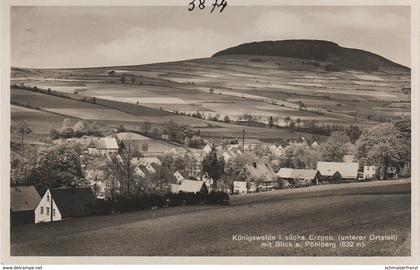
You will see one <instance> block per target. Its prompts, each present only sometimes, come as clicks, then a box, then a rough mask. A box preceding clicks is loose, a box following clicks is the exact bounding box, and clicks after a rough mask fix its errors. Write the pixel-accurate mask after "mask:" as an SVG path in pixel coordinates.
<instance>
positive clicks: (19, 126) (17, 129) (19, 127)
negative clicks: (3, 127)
mask: <svg viewBox="0 0 420 270" xmlns="http://www.w3.org/2000/svg"><path fill="white" fill-rule="evenodd" d="M11 132H14V133H17V134H18V135H19V136H20V143H21V145H23V143H24V138H25V136H26V135H29V134H30V133H32V129H31V128H30V127H29V125H28V124H27V123H26V122H25V121H23V122H19V123H16V124H12V127H11Z"/></svg>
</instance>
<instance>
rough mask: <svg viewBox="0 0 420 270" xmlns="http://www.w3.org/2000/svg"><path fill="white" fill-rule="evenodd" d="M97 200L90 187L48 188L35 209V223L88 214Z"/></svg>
mask: <svg viewBox="0 0 420 270" xmlns="http://www.w3.org/2000/svg"><path fill="white" fill-rule="evenodd" d="M95 202H96V198H95V194H94V193H93V191H92V189H91V188H90V187H70V188H68V187H66V188H55V189H47V191H46V192H45V194H44V196H43V197H42V199H41V201H40V202H39V204H38V206H37V207H36V209H35V223H41V222H51V221H58V220H62V219H65V218H72V217H81V216H88V215H90V214H91V213H92V210H93V207H94V204H95Z"/></svg>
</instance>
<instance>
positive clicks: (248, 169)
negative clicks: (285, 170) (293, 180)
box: [234, 162, 278, 190]
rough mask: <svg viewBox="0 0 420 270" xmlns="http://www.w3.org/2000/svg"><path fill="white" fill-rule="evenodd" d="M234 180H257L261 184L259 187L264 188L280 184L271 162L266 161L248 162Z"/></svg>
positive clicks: (269, 188) (267, 188)
mask: <svg viewBox="0 0 420 270" xmlns="http://www.w3.org/2000/svg"><path fill="white" fill-rule="evenodd" d="M234 181H246V182H256V183H258V184H259V185H260V186H259V187H258V188H259V189H261V188H263V189H266V190H271V189H272V188H275V187H276V186H277V185H278V181H277V175H276V173H275V172H274V170H273V168H272V167H271V166H270V164H268V163H265V162H252V163H251V164H246V165H245V166H244V167H243V168H242V169H241V171H240V172H239V173H238V175H237V176H236V177H235V180H234Z"/></svg>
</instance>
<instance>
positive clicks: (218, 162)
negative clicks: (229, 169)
mask: <svg viewBox="0 0 420 270" xmlns="http://www.w3.org/2000/svg"><path fill="white" fill-rule="evenodd" d="M202 165H203V169H202V173H203V174H204V173H207V175H208V176H210V177H211V178H212V179H213V188H215V189H216V188H217V187H218V181H219V179H220V178H221V176H222V175H223V173H224V170H225V160H224V158H223V157H220V158H219V157H218V156H217V150H216V147H215V146H214V145H213V146H212V149H211V151H210V153H208V155H207V156H206V157H205V158H204V159H203V163H202Z"/></svg>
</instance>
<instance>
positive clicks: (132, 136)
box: [114, 132, 150, 141]
mask: <svg viewBox="0 0 420 270" xmlns="http://www.w3.org/2000/svg"><path fill="white" fill-rule="evenodd" d="M114 136H115V138H117V139H118V140H119V141H126V140H128V141H147V140H150V138H147V137H145V136H143V135H140V134H137V133H134V132H120V133H117V134H114Z"/></svg>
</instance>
